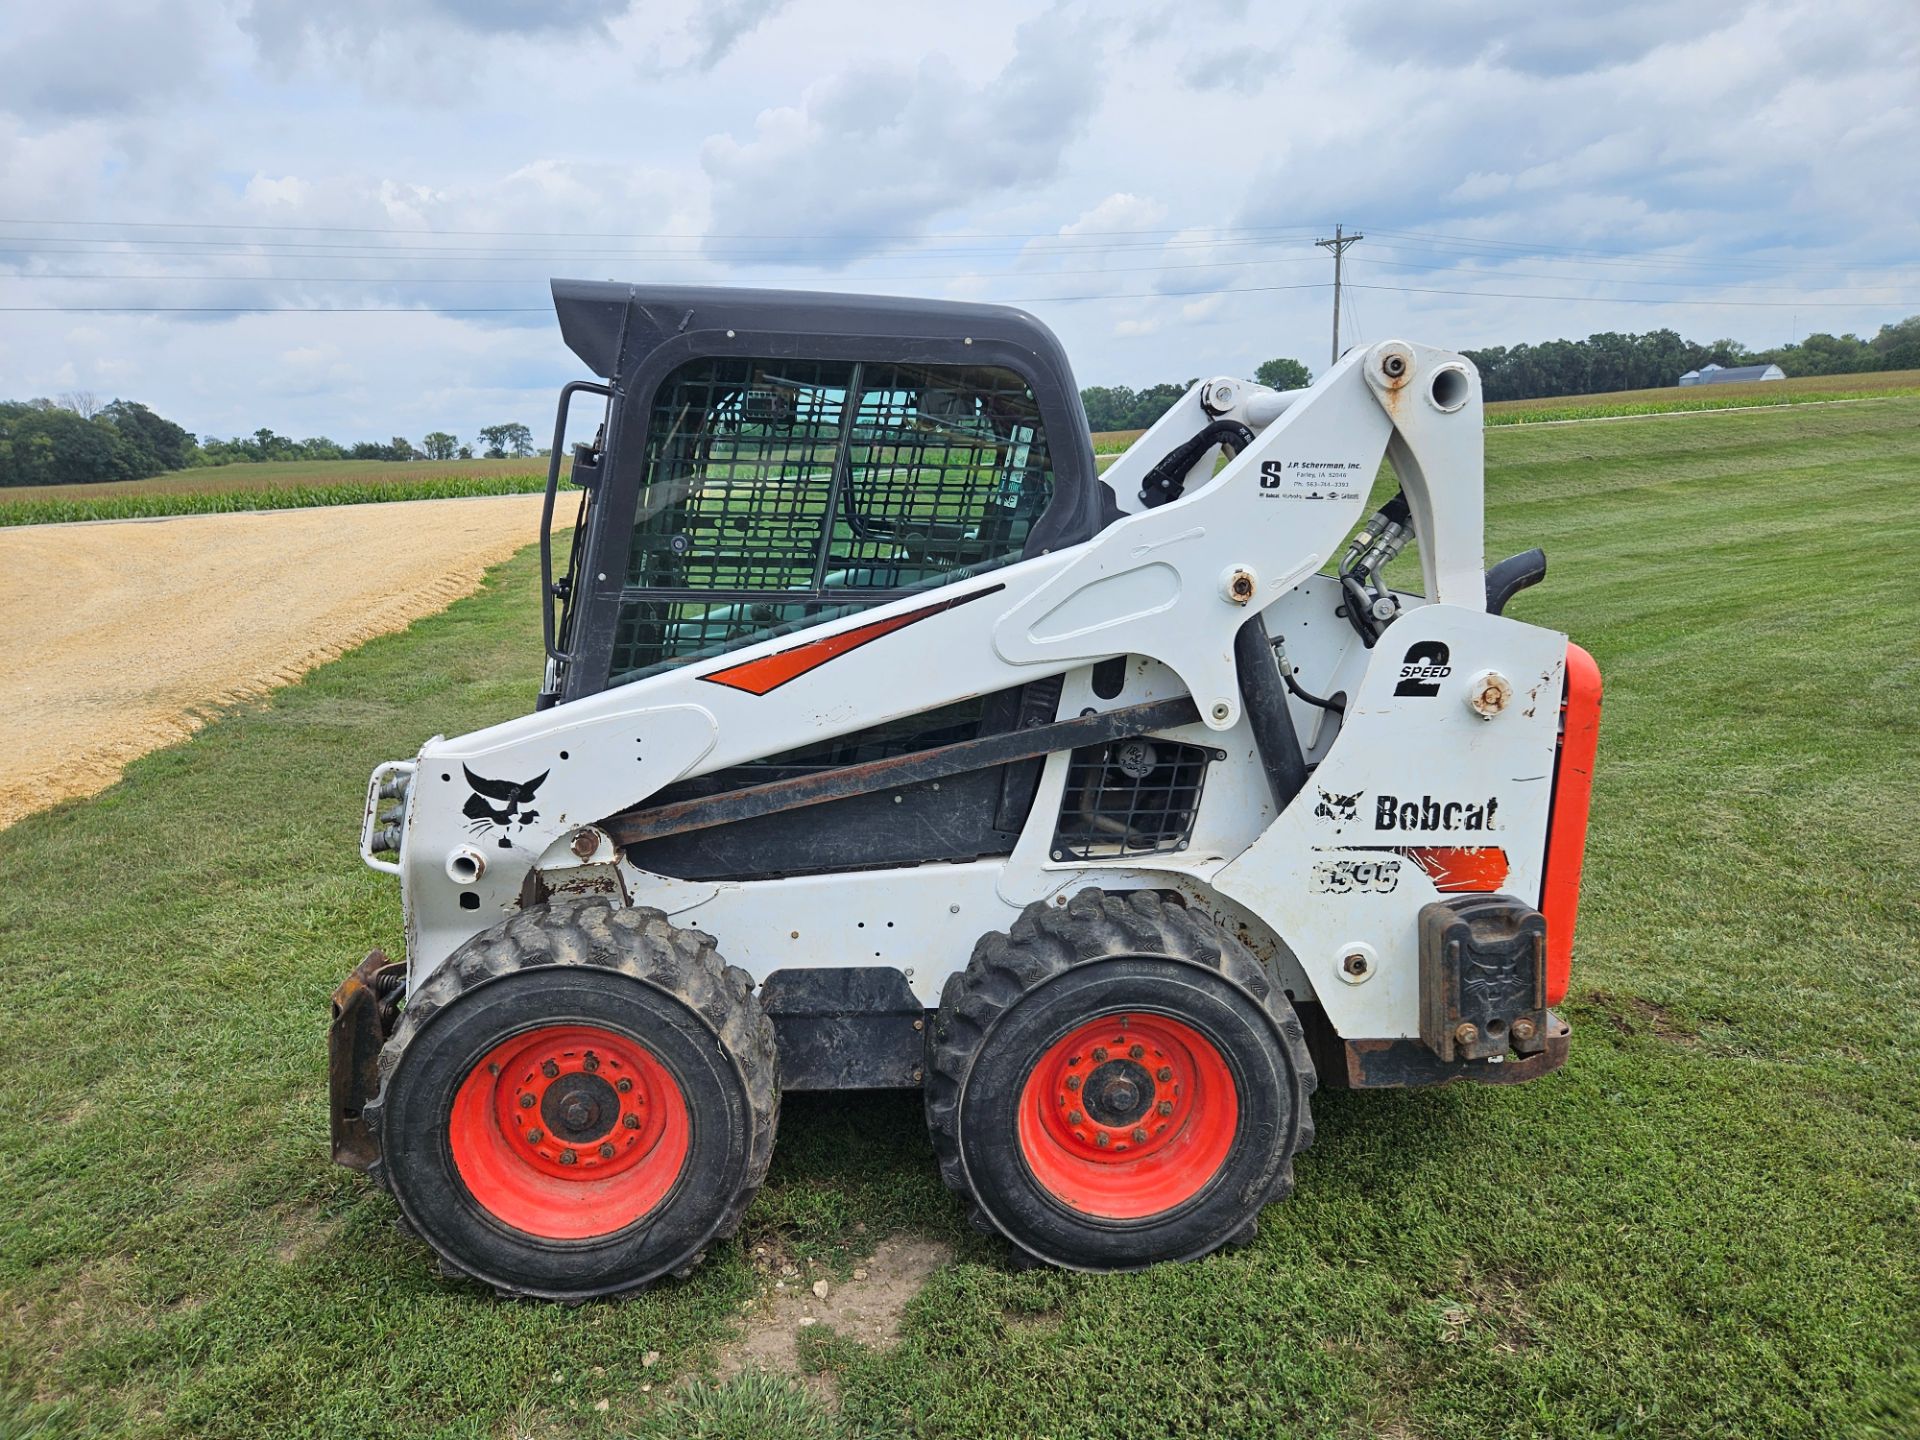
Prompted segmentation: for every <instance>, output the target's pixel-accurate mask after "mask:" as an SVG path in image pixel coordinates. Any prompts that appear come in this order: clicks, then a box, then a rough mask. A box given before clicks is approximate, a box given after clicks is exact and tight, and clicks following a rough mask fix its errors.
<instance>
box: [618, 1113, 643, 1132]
mask: <svg viewBox="0 0 1920 1440" xmlns="http://www.w3.org/2000/svg"><path fill="white" fill-rule="evenodd" d="M620 1123H621V1124H622V1125H624V1126H626V1127H627V1129H629V1130H638V1129H639V1128H640V1117H639V1116H638V1115H629V1116H627V1117H626V1118H625V1119H623V1120H622V1121H621V1122H620Z"/></svg>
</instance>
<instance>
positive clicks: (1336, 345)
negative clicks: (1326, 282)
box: [1313, 225, 1367, 365]
mask: <svg viewBox="0 0 1920 1440" xmlns="http://www.w3.org/2000/svg"><path fill="white" fill-rule="evenodd" d="M1366 238H1367V237H1366V236H1364V235H1361V234H1359V233H1358V232H1356V233H1354V234H1352V235H1346V234H1342V233H1341V229H1340V227H1339V226H1338V225H1336V226H1334V227H1333V238H1332V239H1331V240H1316V241H1314V242H1313V243H1314V244H1316V245H1319V246H1321V247H1322V248H1324V249H1327V250H1331V251H1332V252H1333V359H1332V360H1330V361H1328V362H1327V363H1328V364H1330V365H1338V364H1339V363H1340V261H1341V258H1342V257H1343V256H1344V255H1345V254H1346V253H1347V249H1348V247H1349V246H1353V245H1357V244H1359V243H1360V242H1361V241H1362V240H1364V239H1366Z"/></svg>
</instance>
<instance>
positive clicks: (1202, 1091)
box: [927, 890, 1314, 1270]
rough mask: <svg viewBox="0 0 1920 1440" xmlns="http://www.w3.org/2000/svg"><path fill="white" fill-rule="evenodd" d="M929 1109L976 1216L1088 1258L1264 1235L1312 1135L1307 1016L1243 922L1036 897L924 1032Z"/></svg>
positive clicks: (1135, 1258)
mask: <svg viewBox="0 0 1920 1440" xmlns="http://www.w3.org/2000/svg"><path fill="white" fill-rule="evenodd" d="M927 1074H928V1084H927V1120H928V1125H929V1128H930V1129H931V1131H932V1134H933V1141H934V1149H935V1152H936V1153H937V1154H938V1156H939V1158H940V1168H941V1175H942V1177H943V1178H944V1179H945V1181H946V1183H947V1185H948V1186H949V1187H950V1188H951V1189H953V1190H955V1191H956V1192H957V1193H959V1194H960V1195H962V1196H963V1197H965V1198H966V1199H967V1200H968V1201H969V1202H970V1204H971V1206H972V1211H973V1219H974V1222H975V1224H976V1226H977V1227H978V1228H980V1229H983V1230H986V1231H988V1232H989V1233H996V1232H997V1233H999V1234H1002V1235H1004V1236H1005V1237H1006V1238H1007V1239H1009V1240H1010V1241H1012V1242H1013V1243H1014V1244H1015V1245H1016V1246H1018V1247H1019V1248H1020V1249H1021V1250H1022V1251H1023V1252H1024V1253H1026V1254H1027V1255H1030V1256H1032V1257H1033V1258H1035V1259H1037V1260H1040V1261H1043V1262H1045V1263H1047V1264H1050V1265H1057V1266H1061V1267H1064V1268H1068V1269H1077V1270H1134V1269H1140V1268H1142V1267H1144V1266H1147V1265H1152V1264H1155V1263H1157V1262H1159V1261H1163V1260H1190V1259H1196V1258H1198V1257H1200V1256H1202V1255H1205V1254H1207V1253H1209V1252H1210V1251H1212V1250H1215V1249H1217V1248H1218V1247H1220V1246H1221V1245H1223V1244H1227V1243H1229V1242H1231V1241H1235V1240H1240V1239H1245V1238H1250V1237H1251V1235H1252V1233H1253V1226H1254V1222H1255V1217H1256V1216H1257V1215H1258V1213H1259V1211H1260V1208H1261V1207H1262V1206H1263V1205H1265V1204H1267V1203H1268V1202H1269V1201H1273V1200H1278V1199H1281V1198H1283V1197H1284V1196H1285V1195H1286V1194H1287V1193H1288V1192H1289V1191H1290V1190H1291V1189H1292V1187H1293V1156H1294V1155H1295V1154H1296V1153H1297V1152H1298V1151H1300V1150H1303V1149H1305V1148H1306V1146H1307V1145H1308V1144H1309V1143H1310V1142H1311V1140H1312V1138H1313V1121H1312V1117H1311V1115H1310V1113H1309V1110H1308V1096H1309V1095H1310V1094H1311V1093H1312V1090H1313V1088H1314V1073H1313V1066H1312V1063H1311V1061H1310V1060H1309V1058H1308V1055H1307V1050H1306V1044H1305V1039H1304V1037H1303V1035H1302V1033H1301V1030H1300V1022H1299V1019H1298V1017H1297V1016H1295V1015H1294V1013H1293V1008H1292V1006H1291V1005H1290V1004H1289V1003H1288V1002H1287V999H1286V997H1285V995H1284V994H1281V993H1279V992H1277V991H1275V990H1274V989H1273V988H1272V986H1271V984H1270V982H1269V981H1268V979H1267V976H1266V974H1265V972H1264V971H1263V970H1262V968H1261V966H1260V964H1259V962H1258V961H1256V960H1255V959H1254V958H1253V956H1252V955H1251V954H1250V953H1249V952H1248V951H1247V950H1246V947H1245V946H1243V945H1241V944H1240V943H1239V942H1238V941H1236V940H1234V939H1232V938H1231V937H1229V936H1227V935H1225V934H1223V933H1222V932H1221V931H1219V930H1218V929H1217V928H1215V927H1214V926H1213V925H1212V924H1210V923H1208V922H1207V921H1206V920H1204V919H1202V918H1201V917H1199V916H1196V915H1194V914H1192V913H1190V912H1189V911H1187V910H1185V909H1184V908H1182V907H1180V906H1177V905H1169V904H1166V903H1164V902H1163V901H1161V900H1160V899H1159V898H1158V897H1157V896H1156V895H1154V894H1153V893H1151V892H1147V891H1135V892H1131V893H1129V894H1125V895H1117V894H1104V893H1102V892H1100V891H1096V890H1084V891H1082V892H1080V893H1079V894H1078V895H1076V896H1074V897H1073V900H1072V902H1071V903H1070V904H1068V905H1067V906H1065V907H1064V908H1062V907H1057V906H1049V905H1047V904H1045V903H1039V904H1034V905H1031V906H1029V907H1028V908H1027V910H1026V911H1025V913H1023V914H1022V915H1021V917H1020V918H1019V919H1018V920H1017V921H1015V922H1014V925H1013V928H1012V930H1011V931H1010V932H1009V933H1007V934H1004V935H998V934H996V935H988V936H986V937H984V938H983V939H982V940H981V941H980V943H979V945H978V946H976V947H975V950H974V955H973V959H972V961H971V962H970V963H969V965H968V966H967V969H966V970H965V972H963V973H962V974H960V975H956V976H955V977H954V978H953V980H951V981H950V982H949V983H948V987H947V992H946V994H945V995H943V996H942V1003H941V1006H940V1010H939V1013H938V1015H937V1016H936V1018H935V1021H934V1028H933V1033H932V1035H931V1037H930V1040H929V1054H928V1071H927Z"/></svg>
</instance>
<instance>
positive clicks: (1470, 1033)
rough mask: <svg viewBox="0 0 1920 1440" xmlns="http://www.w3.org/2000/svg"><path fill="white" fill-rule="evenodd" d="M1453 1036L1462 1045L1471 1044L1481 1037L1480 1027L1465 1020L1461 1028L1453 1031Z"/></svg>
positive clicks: (1461, 1023)
mask: <svg viewBox="0 0 1920 1440" xmlns="http://www.w3.org/2000/svg"><path fill="white" fill-rule="evenodd" d="M1453 1038H1454V1039H1455V1040H1458V1041H1459V1042H1460V1043H1461V1044H1462V1045H1471V1044H1473V1042H1474V1041H1476V1040H1478V1039H1479V1038H1480V1027H1479V1026H1477V1025H1475V1024H1473V1023H1472V1022H1470V1021H1465V1020H1463V1021H1461V1022H1460V1028H1459V1029H1457V1030H1455V1031H1454V1032H1453Z"/></svg>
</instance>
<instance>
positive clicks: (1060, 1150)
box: [1018, 1013, 1240, 1220]
mask: <svg viewBox="0 0 1920 1440" xmlns="http://www.w3.org/2000/svg"><path fill="white" fill-rule="evenodd" d="M1018 1128H1019V1140H1020V1153H1021V1155H1022V1157H1023V1158H1024V1159H1025V1160H1026V1162H1027V1168H1028V1170H1029V1171H1031V1172H1032V1174H1033V1178H1034V1179H1035V1180H1037V1181H1038V1182H1039V1183H1040V1184H1041V1186H1042V1187H1044V1188H1045V1189H1046V1191H1047V1192H1048V1193H1049V1194H1051V1195H1052V1196H1053V1197H1054V1198H1055V1199H1056V1200H1058V1201H1060V1202H1061V1203H1062V1204H1064V1205H1066V1206H1068V1207H1069V1208H1070V1209H1073V1210H1077V1211H1079V1212H1080V1213H1082V1214H1085V1215H1092V1216H1097V1217H1100V1218H1102V1219H1108V1220H1138V1219H1143V1218H1145V1217H1147V1216H1149V1215H1158V1214H1161V1213H1163V1212H1165V1211H1168V1210H1172V1209H1175V1208H1177V1207H1178V1206H1180V1205H1183V1204H1185V1203H1186V1202H1187V1201H1189V1200H1191V1199H1193V1198H1194V1196H1196V1195H1198V1194H1199V1193H1200V1192H1201V1191H1202V1190H1204V1189H1205V1188H1206V1187H1207V1185H1208V1184H1209V1183H1211V1182H1212V1180H1213V1178H1214V1177H1215V1176H1216V1175H1218V1174H1219V1173H1220V1170H1221V1168H1222V1167H1223V1166H1224V1165H1225V1164H1226V1160H1227V1153H1228V1151H1230V1150H1231V1149H1232V1148H1233V1139H1234V1136H1235V1134H1236V1133H1238V1131H1239V1128H1240V1105H1239V1094H1238V1092H1237V1091H1236V1089H1235V1088H1234V1083H1233V1074H1232V1072H1231V1071H1230V1070H1229V1069H1228V1068H1227V1062H1226V1060H1225V1058H1224V1057H1223V1056H1222V1055H1221V1053H1220V1050H1219V1048H1218V1047H1217V1046H1216V1045H1215V1044H1214V1043H1213V1042H1212V1041H1211V1040H1209V1039H1208V1038H1207V1037H1206V1036H1205V1035H1203V1034H1201V1033H1200V1032H1199V1031H1198V1030H1196V1029H1194V1028H1193V1027H1192V1026H1190V1025H1187V1024H1184V1023H1182V1022H1181V1021H1178V1020H1173V1019H1170V1018H1168V1017H1167V1016H1164V1015H1141V1014H1133V1013H1127V1014H1116V1015H1109V1016H1106V1017H1103V1018H1101V1019H1097V1020H1090V1021H1087V1022H1086V1023H1085V1024H1083V1025H1079V1026H1077V1027H1075V1028H1074V1029H1073V1030H1072V1031H1070V1032H1069V1033H1068V1034H1066V1035H1065V1036H1063V1037H1062V1038H1061V1039H1059V1040H1058V1041H1056V1042H1055V1043H1054V1044H1053V1045H1052V1046H1050V1047H1049V1048H1048V1049H1047V1052H1046V1053H1045V1054H1044V1055H1042V1056H1041V1057H1040V1060H1039V1062H1038V1063H1037V1064H1036V1065H1035V1066H1034V1067H1033V1069H1032V1070H1031V1071H1030V1072H1029V1073H1028V1076H1027V1082H1026V1085H1025V1087H1024V1088H1023V1089H1022V1090H1021V1094H1020V1112H1019V1127H1018Z"/></svg>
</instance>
